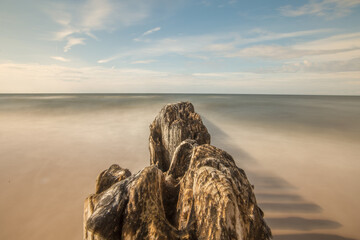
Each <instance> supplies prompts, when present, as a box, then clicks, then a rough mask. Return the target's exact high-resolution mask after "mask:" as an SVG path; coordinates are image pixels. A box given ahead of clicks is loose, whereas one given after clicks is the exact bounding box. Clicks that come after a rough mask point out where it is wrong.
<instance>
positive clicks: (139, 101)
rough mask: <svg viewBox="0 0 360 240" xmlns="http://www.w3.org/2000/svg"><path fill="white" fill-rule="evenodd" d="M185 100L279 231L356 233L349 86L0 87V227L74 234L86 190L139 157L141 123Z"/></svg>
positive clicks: (10, 237) (340, 237) (355, 129)
mask: <svg viewBox="0 0 360 240" xmlns="http://www.w3.org/2000/svg"><path fill="white" fill-rule="evenodd" d="M178 101H191V102H192V103H193V104H194V106H195V110H196V111H197V112H198V113H199V114H200V115H201V116H202V118H203V121H204V123H205V125H206V126H207V127H208V129H209V132H210V134H211V138H212V144H213V145H215V146H217V147H220V148H223V149H224V150H226V151H228V152H229V153H230V154H231V155H232V156H233V157H234V158H235V160H236V162H237V165H238V166H239V167H241V168H243V169H244V170H245V171H246V173H247V175H248V177H249V179H250V181H251V182H252V183H253V184H254V185H255V192H256V196H257V200H258V202H259V204H260V206H261V207H262V209H263V210H264V212H265V217H266V220H267V222H268V224H269V225H270V227H271V228H272V230H273V234H274V239H275V240H276V239H278V240H305V239H311V240H320V239H321V240H324V239H329V240H349V239H360V231H359V229H358V223H359V222H360V216H359V214H358V213H359V212H360V207H359V206H358V203H359V202H360V191H359V189H360V161H359V160H360V147H359V146H360V97H357V96H286V95H212V94H209V95H207V94H206V95H188V94H177V95H167V94H26V95H25V94H23V95H21V94H16V95H11V94H2V95H0V189H1V190H2V194H0V212H1V214H0V239H7V240H15V239H28V240H35V239H36V240H38V239H54V240H56V239H69V240H72V239H74V240H75V239H81V238H82V212H83V201H84V199H85V197H86V196H87V195H88V194H90V193H93V192H94V184H95V179H96V176H97V175H98V174H99V173H100V172H101V171H102V170H103V169H106V168H108V167H109V166H110V165H111V164H113V163H117V164H119V165H120V166H122V167H126V168H129V169H130V170H131V171H132V172H133V173H134V172H137V171H139V170H140V169H142V168H143V167H144V166H146V165H148V164H149V153H148V137H149V128H148V127H149V124H150V123H151V122H152V120H153V119H154V117H155V116H156V115H157V113H158V112H159V110H160V109H161V107H162V106H164V105H166V104H167V103H174V102H178Z"/></svg>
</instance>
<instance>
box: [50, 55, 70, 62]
mask: <svg viewBox="0 0 360 240" xmlns="http://www.w3.org/2000/svg"><path fill="white" fill-rule="evenodd" d="M50 58H52V59H54V60H57V61H60V62H70V59H67V58H64V57H60V56H52V57H50Z"/></svg>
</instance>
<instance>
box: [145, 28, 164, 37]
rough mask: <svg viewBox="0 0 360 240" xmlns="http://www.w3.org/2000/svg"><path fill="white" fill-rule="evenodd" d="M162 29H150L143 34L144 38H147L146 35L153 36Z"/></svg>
mask: <svg viewBox="0 0 360 240" xmlns="http://www.w3.org/2000/svg"><path fill="white" fill-rule="evenodd" d="M160 29H161V28H160V27H156V28H153V29H150V30H148V31H146V32H144V33H143V36H146V35H149V34H152V33H154V32H157V31H160Z"/></svg>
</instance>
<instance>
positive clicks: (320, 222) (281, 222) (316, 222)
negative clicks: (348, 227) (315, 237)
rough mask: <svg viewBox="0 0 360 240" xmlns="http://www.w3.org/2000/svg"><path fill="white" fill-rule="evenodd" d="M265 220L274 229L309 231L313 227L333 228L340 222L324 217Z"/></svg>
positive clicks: (339, 225) (337, 226) (338, 225)
mask: <svg viewBox="0 0 360 240" xmlns="http://www.w3.org/2000/svg"><path fill="white" fill-rule="evenodd" d="M266 222H267V223H268V224H269V225H271V226H272V227H273V228H276V229H282V230H283V229H286V230H300V231H310V230H314V229H334V228H339V227H341V224H340V223H338V222H335V221H331V220H324V219H306V218H301V217H286V218H267V219H266Z"/></svg>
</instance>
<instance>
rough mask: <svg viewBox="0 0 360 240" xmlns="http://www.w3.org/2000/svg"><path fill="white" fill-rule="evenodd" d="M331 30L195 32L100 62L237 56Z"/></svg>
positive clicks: (156, 42)
mask: <svg viewBox="0 0 360 240" xmlns="http://www.w3.org/2000/svg"><path fill="white" fill-rule="evenodd" d="M330 31H332V30H330V29H317V30H308V31H297V32H288V33H272V32H267V31H261V33H257V35H256V36H252V37H245V36H241V35H239V34H237V33H233V32H230V33H217V34H207V35H195V36H181V37H178V36H176V37H168V38H162V39H155V40H152V41H151V42H149V43H148V44H146V46H143V47H139V48H137V49H133V50H129V51H125V52H121V53H119V54H117V55H113V56H111V57H109V58H106V59H101V60H99V61H98V62H99V63H105V62H109V61H113V60H115V59H119V58H135V59H138V58H143V57H149V58H154V57H158V56H163V55H167V54H177V55H182V56H185V57H189V58H199V56H201V59H203V60H207V59H209V57H211V55H213V56H214V57H235V55H234V52H236V51H237V50H239V49H241V47H242V46H243V45H249V44H254V43H258V42H267V41H275V40H280V39H286V38H295V37H301V36H308V35H312V36H314V35H316V34H323V33H327V32H330ZM252 34H253V33H252ZM209 55H210V56H209Z"/></svg>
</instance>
